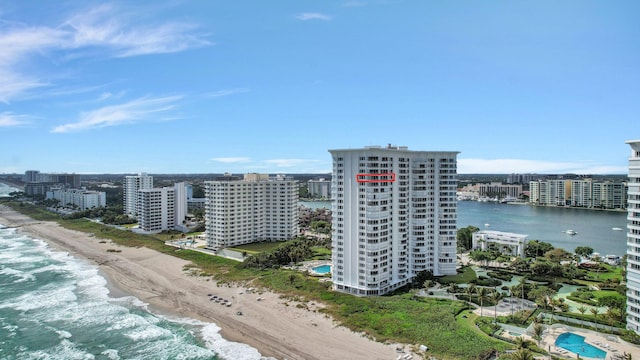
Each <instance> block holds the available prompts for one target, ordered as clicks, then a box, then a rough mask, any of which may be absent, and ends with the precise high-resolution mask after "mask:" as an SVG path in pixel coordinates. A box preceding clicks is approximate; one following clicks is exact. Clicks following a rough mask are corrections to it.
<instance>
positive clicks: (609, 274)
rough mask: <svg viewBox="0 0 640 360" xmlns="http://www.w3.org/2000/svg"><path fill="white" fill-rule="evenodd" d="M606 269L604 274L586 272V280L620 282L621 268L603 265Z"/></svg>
mask: <svg viewBox="0 0 640 360" xmlns="http://www.w3.org/2000/svg"><path fill="white" fill-rule="evenodd" d="M604 266H605V267H606V269H607V271H606V272H596V271H588V272H587V280H591V281H604V280H607V279H609V280H613V279H618V280H622V278H623V277H622V266H611V265H604Z"/></svg>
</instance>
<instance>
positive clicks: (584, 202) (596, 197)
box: [529, 178, 628, 209]
mask: <svg viewBox="0 0 640 360" xmlns="http://www.w3.org/2000/svg"><path fill="white" fill-rule="evenodd" d="M627 189H628V185H627V184H626V183H624V182H619V181H618V182H616V181H609V180H605V181H597V180H593V179H591V178H584V179H546V180H536V181H531V182H529V202H530V203H532V204H534V205H542V206H570V207H583V208H601V209H626V207H627Z"/></svg>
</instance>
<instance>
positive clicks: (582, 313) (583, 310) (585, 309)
mask: <svg viewBox="0 0 640 360" xmlns="http://www.w3.org/2000/svg"><path fill="white" fill-rule="evenodd" d="M578 311H579V312H580V314H581V315H584V313H585V312H587V308H586V307H584V306H580V307H579V308H578ZM582 323H583V324H584V319H583V320H582Z"/></svg>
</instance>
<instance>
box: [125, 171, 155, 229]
mask: <svg viewBox="0 0 640 360" xmlns="http://www.w3.org/2000/svg"><path fill="white" fill-rule="evenodd" d="M152 188H153V176H149V175H147V174H146V173H140V174H138V175H134V176H125V177H124V186H123V192H124V213H125V214H127V215H129V216H131V217H134V218H137V216H138V190H142V189H152Z"/></svg>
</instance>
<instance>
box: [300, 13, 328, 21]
mask: <svg viewBox="0 0 640 360" xmlns="http://www.w3.org/2000/svg"><path fill="white" fill-rule="evenodd" d="M296 19H298V20H302V21H307V20H327V21H328V20H331V16H329V15H325V14H321V13H300V14H298V15H296Z"/></svg>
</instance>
